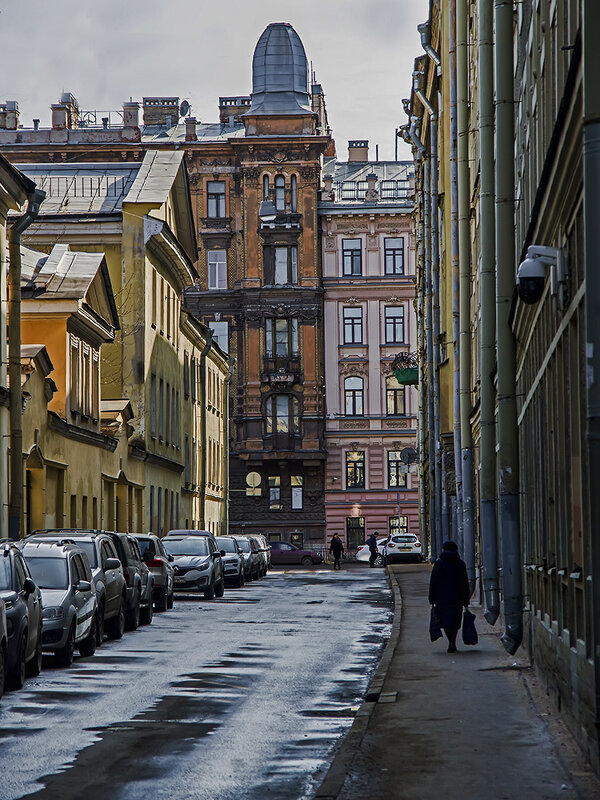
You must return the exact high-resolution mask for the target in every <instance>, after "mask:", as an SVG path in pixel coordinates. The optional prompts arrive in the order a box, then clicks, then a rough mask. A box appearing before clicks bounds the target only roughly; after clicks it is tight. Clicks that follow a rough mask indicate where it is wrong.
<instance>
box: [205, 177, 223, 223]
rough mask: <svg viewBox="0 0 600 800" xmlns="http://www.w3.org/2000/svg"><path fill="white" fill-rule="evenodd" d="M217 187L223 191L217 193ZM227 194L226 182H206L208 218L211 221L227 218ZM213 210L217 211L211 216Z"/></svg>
mask: <svg viewBox="0 0 600 800" xmlns="http://www.w3.org/2000/svg"><path fill="white" fill-rule="evenodd" d="M215 185H220V186H222V187H223V191H215V189H214V187H215ZM211 190H212V191H211ZM226 193H227V186H226V182H225V181H220V180H219V181H207V182H206V216H207V217H208V218H209V219H223V217H225V216H226V202H225V197H226ZM212 210H214V211H215V213H214V214H211V211H212Z"/></svg>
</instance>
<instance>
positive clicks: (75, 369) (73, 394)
mask: <svg viewBox="0 0 600 800" xmlns="http://www.w3.org/2000/svg"><path fill="white" fill-rule="evenodd" d="M69 349H70V352H71V357H70V362H71V363H70V372H71V386H70V407H71V411H79V410H80V407H81V405H80V399H79V398H80V388H79V339H78V338H77V337H76V336H71V347H70V348H69Z"/></svg>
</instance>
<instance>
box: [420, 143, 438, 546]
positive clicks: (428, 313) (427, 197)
mask: <svg viewBox="0 0 600 800" xmlns="http://www.w3.org/2000/svg"><path fill="white" fill-rule="evenodd" d="M430 162H431V159H430V158H429V157H427V158H425V159H424V160H423V175H424V181H423V182H424V187H423V191H424V212H425V213H424V217H425V348H426V351H427V426H428V429H429V431H428V437H427V439H428V444H429V447H428V460H429V540H430V543H431V549H432V553H433V550H434V543H435V542H436V533H435V532H436V519H435V441H434V433H433V425H432V422H433V417H434V413H433V390H432V389H433V387H432V379H433V320H432V281H431V163H430ZM436 549H437V547H436Z"/></svg>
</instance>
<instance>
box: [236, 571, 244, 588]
mask: <svg viewBox="0 0 600 800" xmlns="http://www.w3.org/2000/svg"><path fill="white" fill-rule="evenodd" d="M235 585H236V586H237V587H238V589H241V588H242V586H243V585H244V570H243V569H241V570H240V574H239V575H238V579H237V582H236V584H235Z"/></svg>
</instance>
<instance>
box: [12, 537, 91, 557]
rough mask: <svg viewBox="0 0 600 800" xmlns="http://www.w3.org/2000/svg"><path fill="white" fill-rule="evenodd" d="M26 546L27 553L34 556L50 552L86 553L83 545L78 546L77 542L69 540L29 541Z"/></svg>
mask: <svg viewBox="0 0 600 800" xmlns="http://www.w3.org/2000/svg"><path fill="white" fill-rule="evenodd" d="M25 547H26V548H27V555H28V556H33V557H34V558H35V557H36V556H44V555H45V556H47V555H48V552H50V554H53V553H60V554H64V553H82V554H83V555H85V552H84V551H83V550H82V549H81V547H78V546H77V545H76V544H75V542H72V541H71V542H70V541H67V540H61V541H59V542H41V541H29V542H25V543H24V548H25ZM34 548H35V549H34Z"/></svg>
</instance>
